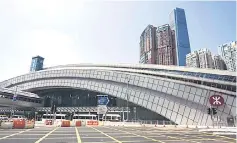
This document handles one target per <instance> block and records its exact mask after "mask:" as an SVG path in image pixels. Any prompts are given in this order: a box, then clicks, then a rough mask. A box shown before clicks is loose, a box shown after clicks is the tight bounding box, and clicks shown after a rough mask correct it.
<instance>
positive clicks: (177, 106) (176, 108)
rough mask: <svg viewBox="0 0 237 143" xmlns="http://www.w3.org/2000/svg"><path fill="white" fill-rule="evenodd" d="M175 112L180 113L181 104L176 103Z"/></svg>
mask: <svg viewBox="0 0 237 143" xmlns="http://www.w3.org/2000/svg"><path fill="white" fill-rule="evenodd" d="M173 111H175V112H178V111H179V104H178V103H175V104H174V108H173Z"/></svg>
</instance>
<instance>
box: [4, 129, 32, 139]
mask: <svg viewBox="0 0 237 143" xmlns="http://www.w3.org/2000/svg"><path fill="white" fill-rule="evenodd" d="M29 130H32V129H28V130H24V131H20V132H18V133H14V134H11V135H8V136H4V137H1V138H0V140H2V139H6V138H9V137H12V136H15V135H18V134H21V133H24V132H27V131H29Z"/></svg>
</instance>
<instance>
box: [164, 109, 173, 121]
mask: <svg viewBox="0 0 237 143" xmlns="http://www.w3.org/2000/svg"><path fill="white" fill-rule="evenodd" d="M171 113H172V111H171V110H167V111H166V115H165V116H166V118H168V119H170V117H171Z"/></svg>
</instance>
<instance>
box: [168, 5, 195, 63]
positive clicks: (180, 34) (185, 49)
mask: <svg viewBox="0 0 237 143" xmlns="http://www.w3.org/2000/svg"><path fill="white" fill-rule="evenodd" d="M170 28H171V30H174V31H175V46H176V60H177V66H185V65H186V55H187V54H189V53H190V52H191V49H190V43H189V36H188V27H187V22H186V16H185V12H184V9H181V8H175V9H174V10H173V11H172V12H171V14H170Z"/></svg>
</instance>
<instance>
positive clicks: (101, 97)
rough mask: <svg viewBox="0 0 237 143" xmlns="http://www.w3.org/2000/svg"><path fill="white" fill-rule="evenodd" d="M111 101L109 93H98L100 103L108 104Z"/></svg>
mask: <svg viewBox="0 0 237 143" xmlns="http://www.w3.org/2000/svg"><path fill="white" fill-rule="evenodd" d="M108 103H109V98H108V95H104V96H101V95H98V105H107V104H108Z"/></svg>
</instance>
